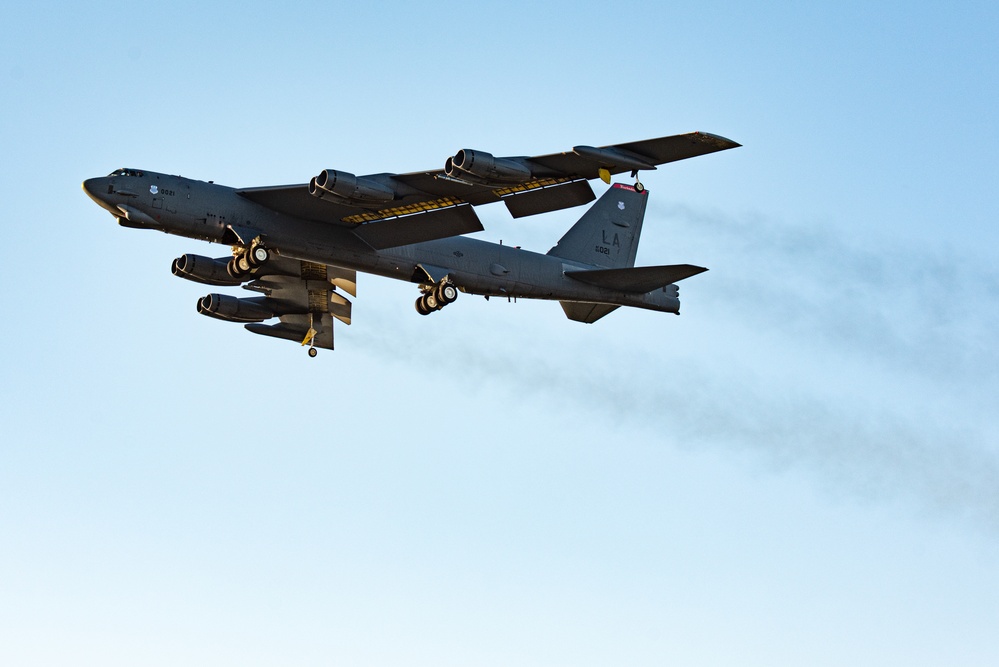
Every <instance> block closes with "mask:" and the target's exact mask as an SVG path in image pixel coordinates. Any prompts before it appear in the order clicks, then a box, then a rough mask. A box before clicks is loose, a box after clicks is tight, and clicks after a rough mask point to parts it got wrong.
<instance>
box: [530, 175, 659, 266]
mask: <svg viewBox="0 0 999 667" xmlns="http://www.w3.org/2000/svg"><path fill="white" fill-rule="evenodd" d="M648 194H649V193H648V191H647V190H643V191H642V192H638V191H637V190H635V188H633V187H631V186H630V185H622V184H621V183H615V184H614V185H613V186H611V188H610V190H608V191H607V192H605V193H604V194H603V196H601V197H600V199H598V200H597V202H596V203H595V204H594V205H593V206H591V207H590V208H589V209H588V210H587V211H586V213H584V214H583V217H582V218H580V219H579V222H577V223H576V224H575V225H573V226H572V228H570V229H569V231H567V232H566V233H565V236H563V237H562V238H561V240H559V242H558V243H557V244H556V245H555V247H554V248H552V249H551V250H549V251H548V254H549V255H551V256H553V257H561V258H562V259H568V260H570V261H574V262H581V263H583V264H592V265H594V266H599V267H603V268H608V269H623V268H628V267H632V266H635V255H636V254H637V253H638V238H639V236H640V235H641V233H642V221H643V220H645V207H646V205H647V204H648V201H649V197H648Z"/></svg>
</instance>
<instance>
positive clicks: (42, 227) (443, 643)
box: [0, 1, 999, 667]
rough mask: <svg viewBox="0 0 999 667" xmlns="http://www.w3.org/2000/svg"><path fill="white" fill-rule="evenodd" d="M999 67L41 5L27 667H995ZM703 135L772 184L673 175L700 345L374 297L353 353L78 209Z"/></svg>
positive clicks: (599, 13)
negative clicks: (424, 313) (332, 175)
mask: <svg viewBox="0 0 999 667" xmlns="http://www.w3.org/2000/svg"><path fill="white" fill-rule="evenodd" d="M421 4H422V5H424V6H421ZM997 44H999V9H997V6H996V5H995V3H989V2H956V3H955V2H947V3H943V2H940V3H922V4H918V5H916V6H914V5H913V4H912V3H870V2H835V3H831V2H828V3H818V4H812V5H806V4H803V3H765V4H760V5H758V6H752V5H751V4H746V3H718V2H697V3H627V4H625V3H621V4H614V3H606V2H599V3H598V2H580V1H575V2H556V3H522V2H502V3H488V4H487V3H446V2H438V3H417V2H406V3H369V4H368V5H364V4H363V3H328V6H323V4H322V3H315V2H311V3H301V4H294V5H288V6H285V7H282V8H280V9H277V8H275V7H274V6H273V3H248V2H240V3H203V2H185V3H177V4H159V5H153V4H151V3H150V4H138V3H130V2H109V3H90V4H84V5H81V4H79V3H58V2H57V3H44V4H43V5H38V6H35V5H31V4H30V3H19V4H16V5H12V6H10V7H7V8H5V9H3V10H2V13H0V91H2V92H0V96H2V101H3V104H2V106H0V114H2V115H0V119H2V121H3V122H2V123H0V147H2V154H3V160H2V161H0V172H2V178H0V193H2V195H3V205H2V208H0V211H2V214H0V215H2V220H3V229H4V230H5V233H4V237H3V241H4V248H5V250H6V252H5V253H4V255H5V260H4V262H3V263H2V264H0V279H2V281H3V285H4V288H5V296H4V299H3V303H4V304H5V306H6V309H5V311H6V316H7V319H6V323H5V326H4V327H3V328H2V333H0V337H2V343H3V344H2V346H0V350H2V351H0V355H2V356H0V367H2V375H0V377H2V384H0V388H2V391H3V396H2V398H3V400H2V401H0V423H2V425H3V426H2V431H0V433H2V438H0V439H2V443H0V456H2V458H0V535H2V536H3V538H2V540H0V572H3V576H0V663H2V664H4V665H51V664H72V665H101V666H102V667H108V666H110V665H135V664H143V665H177V664H189V665H241V666H245V665H272V664H282V665H287V664H295V665H328V664H338V665H386V666H388V665H393V666H394V665H434V666H435V667H437V666H440V665H514V664H516V665H546V666H547V665H573V666H579V665H607V664H629V665H662V664H674V665H767V666H770V665H775V664H787V665H791V664H795V665H844V664H850V665H879V666H880V665H885V664H907V665H940V664H960V665H969V666H970V665H983V666H984V665H990V666H991V665H995V664H997V663H999V639H997V635H996V628H997V627H999V418H997V416H996V396H997V395H999V354H997V346H996V331H999V305H997V304H999V272H997V270H996V268H995V267H996V261H995V260H996V256H997V251H996V247H997V244H999V226H997V224H996V222H997V213H996V211H997V210H999V187H997V184H999V169H997V167H996V156H997V155H999V134H997V129H996V110H997V109H999V93H997V91H999V75H997V63H999V47H997ZM692 130H703V131H708V132H714V133H717V134H721V135H723V136H727V137H730V138H732V139H734V140H736V141H739V142H741V143H743V144H744V147H743V148H740V149H737V150H734V151H729V152H725V153H722V154H718V155H711V156H707V157H703V158H698V159H695V160H690V161H687V162H683V163H677V164H673V165H669V166H667V167H664V168H662V169H661V170H659V171H657V172H655V173H652V174H648V175H647V176H645V178H644V182H645V184H646V186H647V187H648V189H649V190H650V192H651V197H652V199H651V203H650V207H649V214H648V217H647V220H646V231H645V234H644V236H643V239H642V247H641V248H640V250H639V262H640V263H644V264H660V263H685V262H689V263H693V264H700V265H704V266H708V267H710V269H711V271H710V272H708V273H706V274H704V275H701V276H697V277H695V278H693V279H691V280H689V281H685V282H684V283H683V284H682V285H681V297H682V299H683V315H682V316H681V317H673V316H668V315H661V314H656V313H651V312H645V311H625V310H621V311H618V312H616V313H614V314H613V315H612V316H610V317H608V318H606V319H605V320H602V321H600V322H599V323H597V324H595V325H593V326H584V325H580V324H577V323H574V322H569V321H568V320H566V319H565V317H564V316H563V314H562V312H561V309H560V308H558V306H557V305H555V304H550V303H531V302H521V303H519V304H516V305H513V304H509V305H508V304H506V303H503V302H498V301H497V300H493V301H491V302H489V303H486V302H485V301H484V300H482V299H476V298H471V297H467V296H466V297H462V298H461V299H459V302H458V303H457V304H455V305H454V306H452V307H451V308H449V309H448V310H447V311H445V312H443V313H441V314H440V315H439V316H435V317H431V318H420V317H419V316H418V315H417V314H416V312H415V311H414V310H413V306H412V301H413V299H414V298H415V296H416V292H415V291H414V289H413V287H412V286H411V285H408V284H405V283H400V282H393V281H389V280H385V279H382V278H376V277H370V276H366V277H362V279H361V281H360V285H359V294H358V298H357V299H356V302H355V306H354V324H353V325H352V326H350V327H340V328H339V329H338V332H337V350H336V351H335V352H332V353H324V354H320V355H319V357H318V358H317V359H315V360H310V359H308V358H307V357H306V355H305V354H304V352H303V351H302V350H301V348H298V347H296V346H294V345H289V344H284V343H281V342H279V341H273V340H270V339H266V338H261V337H255V336H251V335H250V334H248V333H245V332H243V331H241V330H240V328H239V327H238V326H234V325H227V324H225V323H222V322H218V321H214V320H210V319H207V318H204V317H200V316H198V315H197V314H196V313H195V301H196V299H197V298H198V297H199V296H201V295H202V294H203V293H205V289H203V288H201V287H199V286H197V285H195V284H193V283H187V282H184V281H181V280H178V279H176V278H174V277H173V276H171V275H170V272H169V265H170V261H171V260H172V259H173V258H174V257H176V256H178V255H180V254H182V253H184V252H199V253H212V252H217V253H218V254H219V255H222V254H224V253H225V250H226V249H225V248H221V247H219V246H215V247H209V246H207V245H204V244H199V243H198V242H194V241H187V240H184V239H179V238H174V237H167V236H165V235H162V234H158V233H148V232H140V231H134V230H126V229H122V228H119V227H117V226H116V225H115V224H114V222H113V220H112V219H111V218H110V216H108V215H107V214H106V213H105V212H103V211H102V210H101V209H99V208H98V207H96V206H95V205H93V203H92V202H90V200H88V199H87V198H86V196H85V195H84V194H83V192H82V191H81V190H80V182H81V181H82V180H83V179H84V178H87V177H90V176H99V175H103V174H106V173H108V172H110V171H111V170H113V169H115V168H117V167H122V166H130V167H137V168H143V169H150V170H156V171H165V172H173V173H181V174H183V175H185V176H190V177H194V178H201V179H205V180H208V179H214V180H215V181H216V182H220V183H225V184H229V185H234V186H250V185H265V184H277V183H290V182H304V181H305V180H307V179H308V178H309V177H310V176H312V175H314V174H315V173H317V172H318V171H319V170H321V169H323V168H327V167H331V168H337V169H344V170H347V171H351V172H354V173H358V174H363V173H371V172H378V171H399V172H401V171H412V170H417V169H424V168H429V167H437V166H440V165H443V162H444V159H445V158H446V157H447V156H448V155H451V154H452V153H453V152H454V151H455V150H457V149H459V148H462V147H471V148H479V149H483V150H487V151H491V152H493V153H495V154H497V155H504V154H514V155H518V154H519V155H523V154H531V153H546V152H554V151H560V150H566V149H568V148H571V147H572V146H573V145H576V144H581V143H584V144H591V145H600V144H606V143H616V142H621V141H631V140H636V139H643V138H648V137H654V136H661V135H667V134H675V133H680V132H688V131H692ZM597 186H598V188H597V189H598V191H599V190H600V188H602V187H604V186H602V184H597ZM580 213H581V211H580V210H572V211H564V212H559V213H557V214H551V215H547V216H541V217H537V218H529V219H523V220H517V221H514V220H511V219H510V218H509V216H508V214H507V213H506V211H505V209H503V208H502V207H497V208H488V207H487V208H483V209H480V216H481V218H482V219H483V222H484V223H485V225H486V228H487V229H486V231H485V232H484V233H482V234H480V236H481V237H482V238H486V239H490V240H499V239H503V240H504V241H505V242H507V243H515V244H517V245H522V246H524V247H527V248H531V249H536V250H541V251H545V250H547V249H548V248H549V247H550V246H551V245H552V244H553V243H554V242H555V240H557V239H558V238H559V236H560V235H561V234H562V232H563V231H564V230H565V229H566V228H567V227H568V226H569V225H570V224H571V223H572V222H573V221H574V220H575V218H576V217H578V215H579V214H580Z"/></svg>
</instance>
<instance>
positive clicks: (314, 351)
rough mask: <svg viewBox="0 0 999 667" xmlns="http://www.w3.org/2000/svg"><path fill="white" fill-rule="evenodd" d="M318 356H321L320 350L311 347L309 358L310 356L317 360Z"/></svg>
mask: <svg viewBox="0 0 999 667" xmlns="http://www.w3.org/2000/svg"><path fill="white" fill-rule="evenodd" d="M317 354H319V350H317V349H316V348H314V347H310V348H309V356H310V357H313V358H315V356H316V355H317Z"/></svg>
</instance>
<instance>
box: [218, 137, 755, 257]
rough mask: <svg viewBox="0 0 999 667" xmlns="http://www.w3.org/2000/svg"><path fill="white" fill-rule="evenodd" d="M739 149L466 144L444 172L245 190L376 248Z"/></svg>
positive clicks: (551, 204)
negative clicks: (492, 149) (492, 208)
mask: <svg viewBox="0 0 999 667" xmlns="http://www.w3.org/2000/svg"><path fill="white" fill-rule="evenodd" d="M737 146H739V144H737V143H736V142H734V141H731V140H729V139H725V138H724V137H719V136H717V135H713V134H708V133H706V132H691V133H688V134H679V135H673V136H669V137H660V138H658V139H647V140H644V141H634V142H630V143H624V144H613V145H609V146H599V147H593V146H582V145H581V146H576V147H574V148H573V150H571V151H566V152H563V153H553V154H550V155H539V156H533V157H506V158H496V157H494V156H492V155H491V154H489V153H485V152H482V151H473V150H469V149H462V150H461V151H458V152H457V153H456V154H455V155H454V156H452V157H451V158H448V160H447V162H446V164H445V168H444V169H437V170H429V171H420V172H413V173H408V174H391V173H381V174H371V175H368V176H354V175H353V174H350V173H347V172H342V171H337V170H330V169H327V170H324V171H323V172H322V173H321V174H320V175H319V176H318V177H316V178H314V179H313V180H312V181H311V182H310V183H307V184H301V185H281V186H271V187H258V188H244V189H241V190H237V194H239V195H241V196H243V197H245V198H247V199H250V200H252V201H254V202H257V203H258V204H261V205H263V206H266V207H267V208H270V209H272V210H274V211H278V212H281V213H285V214H288V215H292V216H295V217H298V218H303V219H306V220H312V221H316V222H324V223H329V224H335V225H342V226H347V227H351V228H353V229H354V231H355V233H356V234H357V236H358V237H360V238H361V239H362V240H364V241H365V242H366V243H368V245H370V246H371V247H373V248H376V249H384V248H391V247H395V246H400V245H407V244H410V243H416V242H420V241H429V240H434V239H439V238H446V237H450V236H458V235H461V234H468V233H471V232H475V231H480V230H481V229H482V224H481V222H480V221H479V219H478V216H477V215H476V214H475V212H474V210H472V207H473V206H480V205H482V204H489V203H495V202H499V201H502V202H504V204H506V206H507V208H508V210H509V211H510V213H511V214H512V215H513V216H514V217H523V216H528V215H535V214H538V213H545V212H548V211H555V210H559V209H563V208H569V207H572V206H578V205H581V204H586V203H589V202H590V201H593V200H594V199H595V196H594V194H593V190H592V188H591V187H590V185H589V183H588V181H589V180H592V179H594V178H604V179H605V180H606V179H609V176H610V175H612V174H619V173H624V172H633V171H641V170H648V169H655V168H656V166H658V165H661V164H666V163H669V162H675V161H677V160H684V159H687V158H692V157H697V156H699V155H706V154H708V153H714V152H717V151H721V150H726V149H729V148H735V147H737Z"/></svg>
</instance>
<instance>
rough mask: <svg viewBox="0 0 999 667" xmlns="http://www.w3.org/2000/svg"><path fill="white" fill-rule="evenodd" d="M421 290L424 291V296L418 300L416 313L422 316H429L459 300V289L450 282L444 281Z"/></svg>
mask: <svg viewBox="0 0 999 667" xmlns="http://www.w3.org/2000/svg"><path fill="white" fill-rule="evenodd" d="M420 289H422V290H423V294H422V295H421V296H420V298H419V299H417V300H416V312H418V313H419V314H420V315H429V314H430V313H432V312H434V311H435V310H440V309H441V308H443V307H444V306H446V305H448V304H449V303H454V301H455V300H457V298H458V288H457V287H455V286H454V283H452V282H451V281H450V280H442V281H441V282H439V283H438V284H436V285H430V286H423V287H420Z"/></svg>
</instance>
